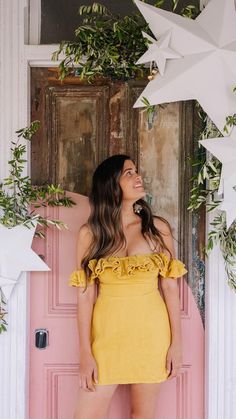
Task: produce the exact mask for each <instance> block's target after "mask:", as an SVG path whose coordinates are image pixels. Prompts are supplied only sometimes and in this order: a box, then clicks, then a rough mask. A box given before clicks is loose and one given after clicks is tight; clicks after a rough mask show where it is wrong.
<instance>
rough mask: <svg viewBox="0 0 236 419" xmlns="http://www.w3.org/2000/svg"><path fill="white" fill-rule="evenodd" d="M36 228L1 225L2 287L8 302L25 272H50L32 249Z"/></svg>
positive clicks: (0, 267)
mask: <svg viewBox="0 0 236 419" xmlns="http://www.w3.org/2000/svg"><path fill="white" fill-rule="evenodd" d="M35 228H36V226H35ZM35 228H31V229H28V228H27V227H24V226H22V225H19V226H16V227H13V228H10V229H8V228H6V227H4V226H2V225H0V287H1V288H2V291H3V293H4V295H5V298H6V300H7V299H8V298H9V297H10V294H11V292H12V290H13V287H14V286H15V285H16V283H17V281H18V280H19V278H20V275H21V273H22V272H23V271H50V268H49V267H48V266H47V265H46V263H45V262H43V260H42V259H41V258H40V257H39V256H38V255H37V254H36V253H35V252H34V251H33V250H32V249H31V244H32V240H33V237H34V232H35Z"/></svg>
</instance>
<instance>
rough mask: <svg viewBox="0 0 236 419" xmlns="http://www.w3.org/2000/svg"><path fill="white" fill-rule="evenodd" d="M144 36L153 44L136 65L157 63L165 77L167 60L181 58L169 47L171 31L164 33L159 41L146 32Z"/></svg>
mask: <svg viewBox="0 0 236 419" xmlns="http://www.w3.org/2000/svg"><path fill="white" fill-rule="evenodd" d="M142 34H143V36H144V38H147V39H148V40H149V41H150V42H151V45H150V46H149V48H148V50H147V52H145V54H143V55H142V57H141V58H139V60H138V61H137V63H136V64H145V63H149V62H150V61H155V63H156V65H157V67H158V69H159V72H160V74H161V76H163V74H164V71H165V66H166V60H167V58H172V59H173V58H180V57H181V55H180V54H178V53H177V52H175V51H174V50H173V49H172V48H170V47H169V43H170V38H171V30H169V31H167V32H166V33H164V34H163V35H162V36H161V37H160V38H159V39H158V41H157V40H156V39H153V38H152V37H151V36H149V35H148V34H147V33H145V32H142Z"/></svg>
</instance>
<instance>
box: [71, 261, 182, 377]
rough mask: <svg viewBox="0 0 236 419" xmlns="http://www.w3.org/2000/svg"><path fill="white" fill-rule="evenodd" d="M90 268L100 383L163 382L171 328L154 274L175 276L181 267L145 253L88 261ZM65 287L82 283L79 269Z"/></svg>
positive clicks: (93, 336) (93, 344)
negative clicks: (94, 291)
mask: <svg viewBox="0 0 236 419" xmlns="http://www.w3.org/2000/svg"><path fill="white" fill-rule="evenodd" d="M89 268H90V270H91V276H90V278H89V283H90V284H92V283H94V281H95V280H96V281H97V282H98V283H99V293H98V298H97V300H96V303H95V305H94V309H93V315H92V324H91V348H92V353H93V355H94V358H95V360H96V363H97V367H98V385H104V384H128V383H159V382H161V381H165V380H166V379H167V377H168V373H167V371H166V355H167V351H168V348H169V346H170V341H171V330H170V322H169V316H168V311H167V307H166V304H165V302H164V299H163V298H162V296H161V294H160V293H159V290H158V277H159V276H161V277H162V278H173V279H175V278H178V277H180V276H182V275H183V274H185V273H186V272H187V270H186V269H185V265H184V264H183V263H182V262H181V261H180V260H178V259H171V260H170V259H169V258H168V256H167V255H166V254H165V253H148V254H139V255H132V256H124V257H116V256H110V257H108V258H101V259H98V260H97V259H91V260H90V261H89ZM69 285H71V286H75V287H84V286H85V272H84V270H83V269H80V270H76V271H74V272H72V274H71V275H70V280H69Z"/></svg>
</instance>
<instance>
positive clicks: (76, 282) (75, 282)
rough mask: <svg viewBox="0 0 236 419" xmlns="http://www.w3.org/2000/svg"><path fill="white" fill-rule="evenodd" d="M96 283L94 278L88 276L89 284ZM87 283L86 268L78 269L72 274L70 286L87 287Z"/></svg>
mask: <svg viewBox="0 0 236 419" xmlns="http://www.w3.org/2000/svg"><path fill="white" fill-rule="evenodd" d="M93 283H94V278H92V277H90V278H88V285H91V284H93ZM85 285H86V274H85V271H84V269H78V270H77V271H73V272H72V273H71V274H70V279H69V286H71V287H85Z"/></svg>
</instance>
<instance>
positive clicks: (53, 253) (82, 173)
mask: <svg viewBox="0 0 236 419" xmlns="http://www.w3.org/2000/svg"><path fill="white" fill-rule="evenodd" d="M143 86H144V82H132V83H131V82H130V83H108V82H106V83H104V82H103V83H102V82H100V84H99V83H98V84H97V85H89V86H88V85H86V84H82V83H81V82H80V81H79V80H78V79H75V78H73V80H68V82H67V83H66V84H62V85H60V84H59V83H58V82H57V80H56V78H55V76H54V73H53V72H51V71H49V70H48V69H36V68H35V69H33V70H32V86H31V91H32V120H34V119H39V120H40V121H41V123H42V124H41V129H40V131H39V132H38V133H37V135H36V138H35V139H34V140H33V142H32V159H31V161H32V178H33V180H34V183H36V184H39V183H43V182H44V181H48V182H55V183H60V184H61V185H62V186H63V187H64V188H66V189H67V190H68V194H69V195H70V196H72V198H73V200H74V201H75V202H76V206H74V207H73V208H69V209H65V208H56V209H53V208H50V209H45V211H46V215H50V216H53V217H55V218H60V219H62V220H63V221H65V222H66V223H67V224H68V226H69V229H68V230H62V231H60V232H59V231H58V230H50V231H48V232H47V238H46V240H44V241H43V240H41V239H35V241H34V246H35V248H36V249H37V251H38V253H39V254H41V255H43V256H44V258H45V261H46V262H47V263H48V265H49V266H50V267H51V272H49V273H32V274H31V284H30V371H29V373H30V419H68V418H72V417H73V416H72V412H73V409H74V405H75V400H76V391H77V386H78V363H79V353H78V334H77V325H76V290H75V289H74V288H70V287H68V278H69V274H70V272H71V271H72V270H73V269H74V266H75V258H76V255H75V244H76V236H77V232H78V229H79V227H80V225H81V224H83V223H84V222H85V221H86V219H87V217H88V215H89V204H88V199H87V198H86V196H84V195H88V193H89V183H90V180H91V174H92V172H93V170H94V167H95V166H96V165H97V164H98V163H99V162H100V161H101V160H103V159H104V158H105V157H107V156H108V155H112V154H115V153H128V154H130V155H131V157H132V158H134V159H135V161H136V162H137V165H138V167H139V170H140V171H141V173H142V176H143V179H144V184H145V188H146V191H147V193H148V194H147V198H148V201H149V202H150V203H151V205H152V207H153V210H154V213H156V214H159V215H162V216H164V217H165V218H167V219H168V221H169V222H170V223H171V225H172V226H173V228H174V236H175V238H176V242H175V244H176V253H177V255H178V257H179V258H181V259H182V260H184V262H185V263H186V264H187V266H188V269H189V273H188V275H187V276H185V279H181V281H180V283H179V285H180V286H179V292H180V302H181V322H182V331H183V355H184V356H183V366H182V368H181V372H180V374H179V375H178V377H176V378H175V379H173V380H171V381H167V382H165V383H162V386H161V393H160V396H159V397H158V400H157V407H158V409H157V419H203V417H204V414H203V406H204V400H203V396H204V395H203V389H204V328H203V317H204V310H203V306H202V305H201V306H200V305H199V301H200V300H199V298H198V297H199V295H200V294H202V288H201V287H202V283H201V281H200V280H199V278H200V276H199V272H198V270H196V267H195V265H194V263H195V262H194V261H195V260H196V259H197V258H198V259H199V260H200V259H201V260H202V255H201V254H200V249H201V241H204V235H203V234H202V232H203V231H204V219H203V218H202V217H199V220H201V222H199V221H198V222H197V223H196V219H194V225H193V218H192V215H191V213H189V212H188V211H187V209H186V208H187V203H188V196H189V179H190V176H191V170H190V166H189V165H187V163H186V161H187V156H189V155H191V154H192V153H193V141H192V139H193V136H194V135H196V132H197V130H198V126H196V124H195V122H194V121H196V120H197V119H196V115H195V113H194V112H195V110H194V106H193V102H182V103H172V104H168V105H166V106H165V107H164V108H162V107H158V108H157V109H156V111H155V114H153V115H149V116H147V113H146V112H145V111H144V110H137V109H133V108H132V105H133V103H134V101H135V99H136V97H138V96H139V95H140V93H141V91H142V89H143ZM193 227H194V234H193ZM197 232H199V235H197ZM200 233H201V234H200ZM199 237H200V238H201V241H200V239H199ZM202 263H204V261H203V260H202ZM201 316H202V318H201ZM39 328H45V329H47V330H48V331H49V346H48V347H47V348H46V349H38V348H36V347H35V342H34V334H35V330H36V329H39ZM129 387H130V386H129V385H121V386H119V387H118V389H117V391H116V393H115V395H114V397H113V399H112V402H111V405H110V409H109V412H108V415H107V419H130V407H129V406H130V403H129V398H130V392H129Z"/></svg>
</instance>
